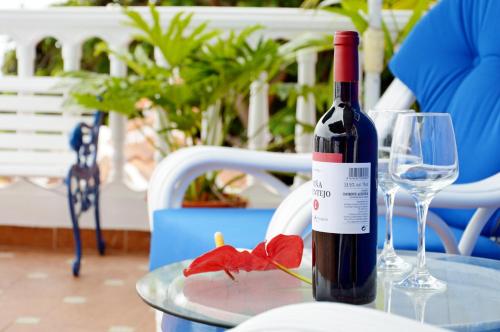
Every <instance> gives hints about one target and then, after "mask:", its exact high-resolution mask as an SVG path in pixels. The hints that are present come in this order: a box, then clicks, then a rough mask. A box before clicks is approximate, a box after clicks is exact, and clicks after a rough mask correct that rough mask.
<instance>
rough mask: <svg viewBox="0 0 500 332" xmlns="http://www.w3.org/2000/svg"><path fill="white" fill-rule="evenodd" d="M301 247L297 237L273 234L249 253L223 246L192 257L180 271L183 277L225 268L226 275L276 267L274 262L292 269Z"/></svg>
mask: <svg viewBox="0 0 500 332" xmlns="http://www.w3.org/2000/svg"><path fill="white" fill-rule="evenodd" d="M303 249H304V243H303V241H302V238H301V237H300V236H297V235H283V234H279V235H277V236H275V237H274V238H272V239H271V241H269V242H268V243H267V244H266V242H265V241H264V242H261V243H259V244H258V245H257V246H256V247H255V249H253V250H252V251H251V252H249V251H247V250H244V251H238V250H236V249H235V248H234V247H232V246H229V245H223V246H220V247H218V248H215V249H214V250H212V251H209V252H207V253H205V254H203V255H201V256H200V257H198V258H196V259H195V260H193V262H192V263H191V264H190V265H189V267H188V268H187V269H185V270H184V276H186V277H188V276H190V275H193V274H198V273H204V272H213V271H225V272H226V273H229V275H230V273H231V272H236V273H238V272H239V271H240V270H244V271H247V272H250V271H263V270H271V269H276V268H278V266H277V265H281V266H283V267H285V268H288V269H293V268H296V267H299V266H300V262H301V260H302V251H303ZM230 276H231V275H230Z"/></svg>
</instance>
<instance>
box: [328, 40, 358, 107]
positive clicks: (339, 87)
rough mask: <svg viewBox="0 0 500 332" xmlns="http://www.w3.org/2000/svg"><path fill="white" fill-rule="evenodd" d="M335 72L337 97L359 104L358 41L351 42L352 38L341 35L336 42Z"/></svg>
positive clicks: (343, 100)
mask: <svg viewBox="0 0 500 332" xmlns="http://www.w3.org/2000/svg"><path fill="white" fill-rule="evenodd" d="M341 41H343V42H341ZM333 72H334V77H333V79H334V81H335V99H340V100H341V101H342V102H346V103H351V104H357V103H358V75H359V64H358V43H357V42H351V39H346V38H343V39H342V38H340V37H339V42H338V43H336V44H335V55H334V60H333Z"/></svg>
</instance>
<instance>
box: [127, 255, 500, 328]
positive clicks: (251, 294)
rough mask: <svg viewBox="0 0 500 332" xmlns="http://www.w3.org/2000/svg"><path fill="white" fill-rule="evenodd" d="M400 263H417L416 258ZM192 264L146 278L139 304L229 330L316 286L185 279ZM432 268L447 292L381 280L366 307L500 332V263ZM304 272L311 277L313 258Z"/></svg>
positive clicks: (459, 259) (273, 275)
mask: <svg viewBox="0 0 500 332" xmlns="http://www.w3.org/2000/svg"><path fill="white" fill-rule="evenodd" d="M401 256H402V258H404V259H405V260H406V261H407V262H409V263H413V264H414V263H415V254H414V253H412V252H401ZM189 263H190V261H184V262H180V263H174V264H171V265H167V266H164V267H162V268H159V269H157V270H155V271H152V272H150V273H148V274H147V275H146V276H144V277H143V278H142V279H141V280H139V281H138V282H137V291H138V293H139V295H140V296H141V298H142V299H143V300H144V301H145V302H146V303H148V304H149V305H151V306H152V307H154V308H156V309H159V310H161V311H163V312H164V313H166V314H169V315H173V316H177V317H180V318H183V319H186V320H189V321H193V322H199V323H203V324H208V325H212V326H219V327H225V328H228V327H234V326H236V325H238V324H239V323H241V322H243V321H245V320H247V319H249V318H250V317H252V316H254V315H257V314H259V313H262V312H264V311H267V310H270V309H272V308H276V307H279V306H283V305H288V304H293V303H302V302H312V301H314V300H313V298H312V290H311V286H309V285H307V284H305V283H302V282H301V281H299V280H298V279H295V278H292V277H290V276H289V275H287V274H285V273H283V272H282V271H277V270H274V271H265V272H250V273H246V272H241V273H239V274H237V275H236V281H232V280H230V279H229V278H228V277H227V276H226V275H225V274H224V273H223V272H215V273H206V274H200V275H195V276H191V277H189V278H185V277H184V276H183V275H182V270H183V269H184V268H185V267H187V266H188V265H189ZM427 264H428V267H429V269H430V271H431V272H432V273H433V275H435V276H436V277H438V278H440V279H441V280H444V281H446V282H447V284H448V287H447V289H446V291H444V292H442V293H427V295H425V293H421V292H418V291H416V292H411V291H408V290H404V289H400V288H396V287H394V284H395V283H396V282H397V281H398V280H397V279H398V276H394V275H389V274H379V276H378V289H377V299H376V300H375V301H374V302H373V303H370V304H368V305H366V306H367V307H371V308H374V309H377V310H382V311H388V312H390V313H391V314H396V315H400V316H404V317H409V318H412V319H416V320H419V321H423V322H425V323H428V324H433V325H438V326H441V327H445V328H450V329H452V330H464V331H465V330H466V331H483V330H493V329H500V309H499V308H500V282H499V280H500V261H494V260H488V259H482V258H475V257H466V256H455V255H448V254H439V253H429V255H428V261H427ZM299 272H300V273H301V274H303V275H306V276H310V274H311V260H310V252H308V251H306V252H305V253H304V259H303V262H302V265H301V267H300V268H299ZM404 276H405V275H404V274H403V275H401V278H402V277H404ZM424 295H425V296H424ZM429 295H431V296H429Z"/></svg>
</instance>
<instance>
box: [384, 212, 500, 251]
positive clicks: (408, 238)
mask: <svg viewBox="0 0 500 332" xmlns="http://www.w3.org/2000/svg"><path fill="white" fill-rule="evenodd" d="M392 227H393V236H394V237H393V239H394V248H396V249H402V250H416V249H417V238H418V237H417V222H416V221H415V220H414V219H411V218H404V217H394V221H393V226H392ZM451 231H452V232H453V234H454V235H455V238H456V239H457V240H458V239H460V237H461V236H462V233H463V230H461V229H457V228H453V227H451ZM384 238H385V218H384V217H382V216H379V218H378V247H379V248H382V247H383V246H384ZM425 247H426V250H427V251H434V252H444V251H445V250H444V246H443V243H442V242H441V239H440V238H439V236H438V235H437V233H436V232H435V231H434V230H433V229H432V228H430V227H426V230H425ZM472 256H478V257H486V258H492V259H500V245H499V244H496V243H495V242H493V241H491V240H490V239H488V238H486V237H483V236H481V237H480V238H479V240H478V241H477V244H476V246H475V247H474V250H473V252H472Z"/></svg>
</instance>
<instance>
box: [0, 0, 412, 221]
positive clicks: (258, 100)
mask: <svg viewBox="0 0 500 332" xmlns="http://www.w3.org/2000/svg"><path fill="white" fill-rule="evenodd" d="M376 1H379V2H380V0H376ZM370 8H372V7H370ZM373 8H375V7H373ZM133 9H134V10H136V11H138V12H140V13H141V14H142V15H143V17H145V19H146V20H147V21H149V22H150V21H151V18H150V14H149V9H148V8H147V7H134V8H133ZM158 10H159V12H160V16H161V21H162V24H163V25H164V26H166V25H168V23H169V22H170V21H171V20H172V18H173V17H174V15H175V14H177V13H179V12H190V13H194V16H193V19H192V26H193V27H195V26H197V25H199V24H200V23H202V22H209V27H210V28H215V29H219V30H223V31H228V30H235V31H241V30H242V29H244V28H246V27H248V26H250V25H255V24H259V25H261V26H262V27H263V29H262V30H261V31H260V32H259V33H260V34H261V36H263V37H267V38H274V39H283V40H290V39H292V38H294V37H296V36H298V35H301V34H303V33H308V34H313V35H317V36H318V37H319V36H321V35H325V34H332V33H333V32H334V31H336V30H340V29H354V26H353V25H352V23H351V21H350V20H349V19H348V18H346V17H344V16H340V15H336V14H332V13H328V12H325V11H314V10H305V9H300V8H297V9H293V8H242V7H231V8H229V7H228V8H221V7H159V8H158ZM383 16H387V17H389V16H390V19H387V20H386V22H388V28H389V29H390V30H391V31H392V30H394V28H395V27H397V26H403V25H404V23H405V22H406V21H407V20H408V18H409V16H410V13H408V12H404V11H398V12H393V13H384V14H383ZM126 20H127V18H126V17H125V16H124V15H123V9H122V8H120V7H117V6H113V7H77V8H73V7H55V8H48V9H43V10H24V9H20V10H3V11H0V34H2V35H7V36H10V37H11V38H12V39H13V40H14V42H15V43H16V52H17V60H18V75H19V76H22V77H29V76H32V75H33V74H34V62H35V48H36V45H37V43H38V42H39V41H41V40H42V39H43V38H46V37H54V38H56V39H57V40H58V42H59V43H60V45H61V47H62V57H63V62H64V70H66V71H72V70H78V69H79V68H80V61H81V55H82V54H81V45H82V44H83V43H84V42H85V41H86V40H88V39H90V38H93V37H99V38H100V39H102V40H103V41H104V42H106V43H107V44H108V45H109V46H110V48H111V49H114V50H116V51H119V52H121V51H125V50H126V49H127V47H128V45H129V43H130V42H131V41H132V39H133V35H134V33H136V31H134V30H133V28H131V27H130V26H128V25H125V24H124V22H125V21H126ZM315 58H316V55H315V54H314V53H312V54H306V53H301V55H300V56H299V59H298V63H299V84H308V85H310V84H314V67H315V65H314V63H315ZM155 59H156V61H158V62H159V63H161V64H163V65H167V63H166V61H165V59H163V56H161V54H160V52H158V51H157V50H155ZM110 67H111V69H110V74H111V75H114V76H124V75H126V74H127V67H126V64H124V63H123V62H122V61H120V60H119V59H118V58H117V57H115V56H110ZM370 75H371V74H370ZM370 77H371V76H368V77H367V84H366V89H376V88H374V86H375V85H376V84H371V83H370V84H368V81H372V79H370ZM366 93H367V94H370V92H369V91H366ZM267 95H268V85H267V83H266V78H265V77H261V78H260V79H259V80H258V81H256V82H254V83H253V84H252V87H251V96H250V109H249V126H248V134H249V144H248V146H249V148H251V149H264V148H265V147H266V145H267V143H268V142H269V139H270V134H269V131H268V128H267V122H268V119H269V105H268V101H267ZM371 95H377V92H376V91H375V93H372V94H371ZM314 114H315V107H314V100H313V97H312V96H308V97H307V98H301V99H300V100H299V102H298V105H297V117H298V119H299V121H301V122H304V123H310V124H314V122H315V118H314ZM125 125H126V119H125V117H123V116H121V115H118V114H115V113H112V114H111V115H110V129H111V132H112V145H113V149H114V155H113V159H112V161H113V170H112V180H113V182H114V183H122V182H123V180H124V171H123V166H124V163H125V157H124V153H123V147H124V142H125V134H126V132H125ZM296 130H297V131H296V134H297V140H296V141H297V151H299V152H306V151H309V150H310V148H311V147H310V142H309V140H310V135H307V134H304V133H303V132H302V129H301V128H300V127H297V129H296ZM104 200H106V198H104ZM127 228H133V226H130V225H127Z"/></svg>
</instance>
